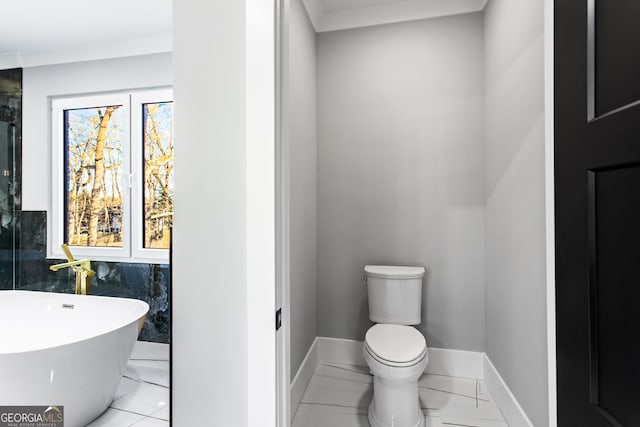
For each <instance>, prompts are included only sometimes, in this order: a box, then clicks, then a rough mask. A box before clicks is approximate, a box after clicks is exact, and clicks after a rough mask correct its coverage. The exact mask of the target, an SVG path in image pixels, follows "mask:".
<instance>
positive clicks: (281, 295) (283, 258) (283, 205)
mask: <svg viewBox="0 0 640 427" xmlns="http://www.w3.org/2000/svg"><path fill="white" fill-rule="evenodd" d="M275 3H276V4H275V11H276V13H275V20H276V22H275V28H276V31H275V47H276V51H275V57H276V61H275V76H276V78H275V86H276V95H275V101H276V108H275V113H276V114H275V116H276V135H275V144H276V147H275V157H276V158H275V171H276V176H275V188H276V194H275V197H276V212H275V218H276V309H278V308H281V309H282V318H281V319H282V327H281V328H280V330H278V331H277V332H276V402H277V408H276V426H277V427H289V426H290V425H291V374H290V370H291V360H290V359H291V351H290V348H291V347H290V343H291V322H290V319H291V316H290V304H289V302H290V297H289V292H290V282H289V279H290V239H289V195H290V193H289V138H288V135H289V132H288V129H289V126H288V114H287V113H288V107H289V104H288V99H289V97H288V94H289V0H275Z"/></svg>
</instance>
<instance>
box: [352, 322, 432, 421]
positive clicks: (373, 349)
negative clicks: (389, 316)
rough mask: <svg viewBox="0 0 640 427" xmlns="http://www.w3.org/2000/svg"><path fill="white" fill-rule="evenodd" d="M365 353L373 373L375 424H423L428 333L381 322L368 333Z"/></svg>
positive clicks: (371, 410) (372, 414) (371, 412)
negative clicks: (421, 393) (421, 386)
mask: <svg viewBox="0 0 640 427" xmlns="http://www.w3.org/2000/svg"><path fill="white" fill-rule="evenodd" d="M363 355H364V359H365V361H366V363H367V365H368V366H369V369H371V372H372V374H373V390H374V393H373V399H372V401H371V404H370V405H369V413H368V418H369V423H370V424H371V427H423V426H424V415H423V413H422V408H421V407H420V399H419V393H418V379H419V378H420V376H421V375H422V374H423V372H424V370H425V369H426V367H427V363H428V361H429V357H428V350H427V343H426V340H425V339H424V336H423V335H422V334H421V333H420V332H419V331H418V330H416V329H415V328H413V327H412V326H405V325H395V324H377V325H374V326H372V327H371V328H369V330H368V331H367V333H366V336H365V342H364V348H363Z"/></svg>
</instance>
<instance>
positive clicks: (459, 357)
mask: <svg viewBox="0 0 640 427" xmlns="http://www.w3.org/2000/svg"><path fill="white" fill-rule="evenodd" d="M317 341H318V362H319V363H340V364H343V365H359V366H366V362H365V361H364V356H363V355H362V346H363V345H364V344H363V342H362V341H354V340H345V339H340V338H327V337H318V338H317ZM483 355H484V353H478V352H475V351H462V350H449V349H444V348H431V347H429V364H428V365H427V370H426V372H427V373H429V374H434V375H448V376H451V377H464V378H476V379H480V378H482V367H483Z"/></svg>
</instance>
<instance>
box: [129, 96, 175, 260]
mask: <svg viewBox="0 0 640 427" xmlns="http://www.w3.org/2000/svg"><path fill="white" fill-rule="evenodd" d="M169 101H171V102H173V90H172V89H153V90H144V91H136V92H133V93H131V111H132V114H134V113H133V112H134V111H135V112H136V114H140V116H142V106H143V105H144V104H148V103H152V102H169ZM131 161H132V165H138V166H139V167H140V168H141V169H140V170H139V171H137V172H136V171H134V172H132V174H131V176H132V185H131V190H132V191H131V192H132V203H131V208H132V214H131V219H132V221H142V218H143V216H144V170H143V169H142V164H143V162H144V129H143V124H142V119H140V120H139V121H138V120H132V121H131ZM132 170H133V167H132ZM130 230H131V234H132V235H133V239H132V240H133V242H132V246H131V256H132V257H133V258H134V259H153V260H158V259H161V260H165V261H167V262H168V261H169V250H168V249H150V248H145V247H144V221H142V223H141V224H138V226H135V225H133V226H131V228H130Z"/></svg>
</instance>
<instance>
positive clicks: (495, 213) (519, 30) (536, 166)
mask: <svg viewBox="0 0 640 427" xmlns="http://www.w3.org/2000/svg"><path fill="white" fill-rule="evenodd" d="M543 6H544V5H543V2H542V1H530V0H490V1H489V3H488V5H487V7H486V9H485V12H484V24H485V64H486V68H485V91H486V92H485V93H486V104H485V111H486V112H485V117H486V123H485V130H486V131H485V141H486V178H485V183H486V189H485V193H486V240H487V244H486V260H487V265H486V270H487V272H486V273H487V276H486V277H487V286H486V313H487V314H486V316H487V323H486V328H487V353H488V355H489V357H490V358H491V361H492V362H493V363H494V365H495V366H496V368H497V369H498V371H499V372H500V374H501V375H502V377H503V378H504V379H505V381H506V382H507V384H508V386H509V388H510V389H511V391H512V392H513V393H514V395H515V396H516V398H517V399H518V401H519V402H520V404H521V405H522V406H523V408H524V410H525V411H526V412H527V414H528V415H529V417H530V418H531V421H532V422H533V424H534V425H535V426H536V427H543V426H547V425H548V418H547V395H548V394H547V362H546V360H547V350H546V348H547V341H546V333H547V329H546V328H547V325H546V299H545V287H546V285H545V222H544V206H545V199H544V100H543V96H544V79H543V66H544V60H543V55H544V47H543V30H544V25H543V12H544V11H543Z"/></svg>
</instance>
